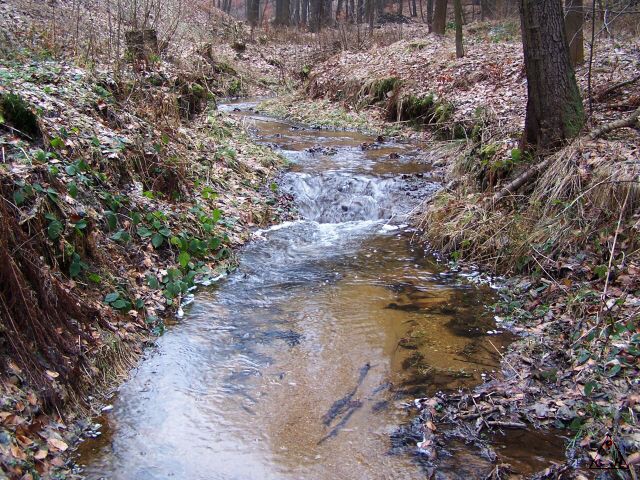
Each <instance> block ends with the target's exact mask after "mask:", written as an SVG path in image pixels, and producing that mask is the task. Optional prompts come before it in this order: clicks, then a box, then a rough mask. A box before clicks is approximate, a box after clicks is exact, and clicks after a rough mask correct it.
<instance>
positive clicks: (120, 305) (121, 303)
mask: <svg viewBox="0 0 640 480" xmlns="http://www.w3.org/2000/svg"><path fill="white" fill-rule="evenodd" d="M111 306H112V307H113V308H115V309H116V310H129V309H130V308H131V303H129V301H127V300H125V299H123V298H119V299H118V300H116V301H115V302H113V303H112V304H111Z"/></svg>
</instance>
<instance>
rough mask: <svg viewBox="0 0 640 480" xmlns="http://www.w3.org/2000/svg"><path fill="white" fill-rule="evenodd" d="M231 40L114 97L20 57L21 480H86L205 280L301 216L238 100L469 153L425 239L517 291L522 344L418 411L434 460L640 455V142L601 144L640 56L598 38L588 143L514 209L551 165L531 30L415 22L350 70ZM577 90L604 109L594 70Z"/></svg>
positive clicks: (424, 223)
mask: <svg viewBox="0 0 640 480" xmlns="http://www.w3.org/2000/svg"><path fill="white" fill-rule="evenodd" d="M29 3H30V2H25V5H27V4H29ZM63 3H64V2H63ZM18 4H19V2H14V3H13V4H12V5H9V4H8V3H0V13H2V18H3V20H5V21H6V22H7V23H8V24H10V27H11V28H9V27H7V29H6V30H5V32H8V31H10V30H12V31H13V30H16V29H17V30H18V32H17V33H16V37H17V38H19V36H20V35H21V34H22V33H23V32H24V31H26V30H27V29H28V27H29V25H32V24H33V22H34V21H35V20H34V18H36V17H34V15H36V14H35V13H34V12H33V11H29V10H28V8H27V7H26V6H25V7H24V8H23V9H22V10H20V9H17V10H16V9H13V6H15V5H18ZM45 20H46V19H45ZM227 24H228V25H231V26H232V28H231V29H227V30H226V31H225V32H221V33H220V36H221V38H224V41H221V42H208V43H204V44H203V43H202V42H195V41H194V40H193V39H183V41H184V42H185V45H183V47H184V48H182V49H178V50H181V51H182V55H181V56H178V57H177V58H174V59H172V60H171V61H164V60H162V61H157V62H154V63H153V64H152V65H150V66H145V68H144V69H143V70H142V71H137V70H136V69H133V68H128V69H125V72H124V74H123V75H118V76H117V77H115V76H114V75H112V73H110V72H111V70H110V69H109V68H106V67H105V68H100V67H98V68H96V66H95V65H88V64H87V62H84V63H83V62H78V61H71V60H69V61H66V60H61V59H60V58H61V57H62V58H65V55H57V56H53V55H50V53H48V52H45V51H43V50H41V49H33V48H31V49H14V50H12V51H11V52H2V53H3V57H2V60H1V61H0V102H1V105H2V107H1V108H0V196H1V197H2V203H0V218H1V219H2V223H3V230H2V233H1V234H0V256H2V261H1V262H0V263H1V264H2V267H1V269H0V280H1V281H2V282H1V285H2V287H0V288H2V292H1V293H2V300H3V302H4V303H3V304H2V305H1V308H2V309H3V310H2V315H3V318H12V315H13V316H15V317H18V316H20V317H21V318H22V317H24V318H26V319H27V320H26V321H25V322H23V324H25V325H27V327H25V328H26V329H25V330H20V329H16V330H13V328H14V327H12V325H11V324H10V323H3V325H2V329H3V332H2V333H3V343H2V344H1V345H0V347H1V348H2V351H3V352H6V353H7V354H8V355H3V359H4V362H5V365H4V367H5V370H6V371H7V372H9V373H8V375H7V376H6V381H3V382H2V387H1V388H2V405H0V424H1V425H2V431H1V432H0V456H1V463H0V466H1V468H2V471H3V472H4V474H5V475H6V476H7V477H9V478H37V475H43V476H46V475H47V474H48V473H49V472H51V471H53V470H55V469H56V468H57V469H60V468H64V467H65V466H67V465H70V463H68V462H69V459H68V456H67V455H66V454H65V452H67V453H68V451H69V450H70V446H72V445H73V444H74V443H75V442H76V441H77V439H78V438H79V435H80V434H81V432H82V429H83V428H86V427H87V426H88V425H89V423H88V417H87V415H86V414H87V413H89V414H95V413H97V411H98V409H99V405H100V403H99V400H100V392H104V391H106V389H105V386H113V385H115V384H117V383H118V381H121V380H122V379H123V378H125V377H126V374H127V371H128V369H129V367H130V366H131V365H133V364H134V363H135V360H136V358H137V357H138V356H139V354H140V352H141V351H142V348H143V347H144V345H145V343H146V342H148V341H150V340H151V339H152V337H153V334H154V333H155V334H157V333H160V332H161V331H162V330H163V328H164V325H165V322H166V321H170V319H171V318H175V314H178V315H179V314H180V308H179V307H180V305H181V302H182V301H183V300H184V299H188V298H189V295H190V294H191V293H190V292H191V290H192V288H193V287H194V286H195V285H196V283H197V282H204V283H207V282H210V281H212V280H213V279H214V278H216V277H217V276H218V275H220V274H224V273H225V272H226V271H228V270H229V269H231V268H233V267H232V266H233V251H234V249H235V248H236V247H238V246H240V245H242V244H243V242H245V241H246V240H247V238H248V234H249V231H250V229H251V228H252V227H254V226H260V225H266V224H268V223H271V222H277V221H279V220H281V219H283V218H287V217H288V215H290V214H289V212H288V208H287V204H288V199H287V198H285V197H282V196H280V195H279V194H278V193H277V191H276V189H275V188H270V187H271V185H272V182H273V181H274V178H275V177H276V175H277V173H278V171H279V169H280V168H282V167H283V160H282V159H281V158H280V157H278V156H277V155H275V154H274V153H273V152H272V151H270V150H269V149H267V148H264V147H259V146H256V145H255V144H254V143H253V142H252V141H251V139H250V138H249V137H248V136H247V135H246V134H245V133H244V130H243V128H242V125H241V124H240V123H238V121H236V120H233V119H232V118H230V117H228V116H226V115H224V114H221V113H219V112H217V111H215V110H214V109H213V107H212V102H211V100H212V98H213V96H218V97H220V96H233V95H246V96H265V95H269V96H272V95H278V97H277V98H276V99H274V100H270V101H267V102H264V103H263V104H262V105H261V107H260V108H261V110H263V111H266V112H270V113H273V114H276V115H278V116H283V117H288V118H290V119H293V120H296V121H299V122H303V123H308V124H315V125H321V126H328V127H334V128H349V129H351V128H354V129H359V130H365V131H368V132H371V133H376V134H380V135H385V136H387V135H394V136H398V137H399V138H405V139H418V140H421V141H430V142H433V145H434V146H435V145H440V144H442V142H446V143H447V144H449V145H450V146H451V149H447V150H448V151H452V152H454V153H452V154H451V155H450V157H449V158H448V159H447V161H444V162H443V161H442V159H439V160H438V162H439V164H438V165H435V166H436V167H437V168H439V169H440V170H441V171H442V172H443V174H444V175H445V176H446V181H445V184H446V188H444V189H443V190H442V191H441V192H440V193H439V194H438V195H436V196H435V197H434V198H433V199H431V200H430V201H429V202H428V203H427V204H425V208H424V210H423V213H422V214H421V215H420V216H419V217H417V218H416V223H417V224H419V225H421V227H422V228H423V229H424V231H425V241H428V242H429V243H430V244H431V245H432V246H433V247H434V248H435V249H437V250H439V251H441V252H442V253H445V254H448V255H450V258H451V260H452V262H453V265H454V266H455V265H456V264H460V263H461V262H466V263H471V264H475V265H478V266H479V267H481V268H482V269H484V270H488V271H491V272H494V273H496V274H500V275H509V276H511V278H512V280H510V281H507V283H506V285H507V287H506V288H505V289H504V291H503V295H504V297H503V300H502V301H501V302H500V303H499V304H498V305H496V307H495V308H496V315H497V318H498V321H499V322H500V324H501V326H505V327H507V326H508V327H509V328H511V329H512V330H514V331H517V332H518V333H520V334H521V336H522V337H521V340H519V341H517V342H515V343H514V344H513V345H512V346H511V348H510V353H509V354H508V355H506V356H505V358H504V362H503V378H502V379H501V380H498V381H492V382H489V383H486V384H484V385H482V386H480V387H479V388H478V389H476V390H474V391H473V392H462V393H461V394H460V396H455V395H454V396H449V397H445V396H440V397H437V398H433V399H423V400H421V401H419V402H417V403H416V405H417V406H419V408H420V409H421V413H420V417H421V419H422V423H421V424H420V426H419V427H420V429H419V432H420V435H424V437H425V438H424V443H422V444H421V447H422V448H423V449H424V451H425V453H429V450H430V449H431V448H434V447H435V446H437V445H438V444H439V442H442V441H443V437H442V435H441V434H442V433H443V432H444V431H445V430H449V431H450V432H451V431H453V432H454V433H455V432H458V433H459V434H460V435H464V436H465V437H467V438H472V439H474V441H475V442H476V443H477V444H478V445H479V446H480V445H482V446H483V448H484V451H488V450H487V449H486V448H485V447H486V443H485V440H484V438H483V437H482V434H483V430H485V429H492V428H500V426H502V427H508V426H509V425H511V426H518V425H520V424H521V423H522V421H523V420H526V421H527V422H529V423H531V424H533V425H534V426H536V427H538V426H547V427H555V428H562V429H564V430H563V431H564V432H567V431H568V432H570V434H571V435H572V436H574V441H573V443H572V445H571V447H572V448H570V449H569V450H568V454H569V462H568V463H567V465H561V466H555V467H551V469H550V470H549V472H547V474H541V475H540V476H539V477H538V478H556V477H557V476H558V474H559V473H558V472H559V471H561V470H566V469H567V468H568V465H571V466H572V467H576V466H577V467H578V470H576V471H574V472H573V473H571V475H573V476H576V477H577V478H580V475H587V473H585V472H584V471H582V472H581V471H580V468H582V469H584V468H586V466H588V460H585V458H587V456H588V455H594V454H595V452H596V451H597V449H598V446H599V445H600V442H601V441H602V439H603V438H604V432H610V433H611V434H612V435H613V438H614V440H615V441H616V444H617V445H619V446H620V448H621V449H622V450H623V451H624V452H626V453H631V452H637V451H638V447H639V446H640V429H639V428H638V424H637V414H638V413H639V412H640V410H639V408H640V397H639V396H638V394H637V391H638V357H640V337H639V331H638V313H639V312H640V259H639V255H638V252H639V250H638V248H639V245H638V238H639V237H640V236H639V235H638V230H639V229H640V212H639V211H638V206H639V205H640V195H639V193H640V187H639V185H638V172H639V171H640V165H639V164H638V158H640V155H639V153H640V152H638V148H639V147H638V145H640V135H639V134H638V131H637V129H635V130H634V129H623V130H617V131H614V132H612V133H610V134H608V135H607V136H605V137H603V138H599V139H595V140H591V139H589V138H588V135H589V131H593V129H594V128H597V127H598V126H600V125H602V124H605V123H607V122H609V121H611V120H613V119H617V118H620V117H622V116H624V115H625V114H626V112H628V111H630V110H632V109H633V108H637V106H638V105H639V104H640V84H638V83H635V84H631V85H629V86H625V87H621V88H619V89H617V90H615V91H611V92H607V89H608V88H609V87H611V86H612V85H613V84H615V83H616V82H618V81H622V80H625V79H630V78H633V77H635V76H636V75H637V73H638V70H640V62H639V61H638V52H639V51H640V43H639V42H638V40H637V39H626V38H621V39H617V40H616V41H613V40H603V41H599V43H598V49H597V51H596V55H595V62H594V65H593V68H592V78H591V83H592V91H593V98H594V103H593V115H592V117H591V118H590V123H589V129H587V130H586V131H585V134H584V135H583V137H581V138H580V139H579V140H577V141H576V142H574V143H573V144H572V145H570V146H568V147H566V148H565V149H563V150H561V151H560V152H558V153H557V154H555V155H554V156H553V158H552V162H551V164H550V165H549V166H548V167H547V169H546V170H545V171H544V172H542V174H541V175H540V176H539V177H538V179H537V181H536V182H534V183H532V184H530V185H529V186H527V187H526V189H523V190H522V191H519V192H517V194H511V195H508V196H506V197H505V198H503V199H501V201H500V202H497V203H496V202H492V201H491V198H492V196H493V195H494V194H495V192H498V191H500V188H501V186H502V185H504V184H505V183H506V182H508V181H509V180H510V179H512V178H514V177H516V176H517V175H518V174H519V173H520V172H522V171H525V170H527V169H528V168H529V167H530V166H531V164H532V163H533V162H534V161H538V159H533V158H531V157H530V156H528V155H527V154H526V153H524V152H521V151H520V150H519V149H518V139H519V135H520V132H521V131H522V126H523V122H524V111H525V106H526V79H525V75H524V71H523V64H522V53H521V45H520V43H519V34H518V28H517V24H516V23H514V22H504V23H495V24H489V23H474V24H471V25H469V26H468V27H467V28H466V29H465V38H466V40H465V47H466V56H465V57H464V58H463V59H456V58H455V46H454V43H453V40H452V38H451V36H450V35H448V36H446V37H444V38H436V37H433V36H424V34H423V27H422V26H417V25H406V26H405V27H403V28H404V30H403V37H404V39H402V40H399V41H397V42H386V43H385V44H383V45H381V46H379V47H376V48H374V49H371V50H366V49H360V50H358V51H355V52H353V51H352V52H348V51H344V52H337V53H334V50H336V49H335V48H334V47H335V42H332V41H331V39H330V38H325V39H324V40H323V41H322V42H320V40H319V39H312V38H310V37H308V36H302V37H300V36H296V35H294V34H292V33H290V32H284V33H278V32H273V31H272V32H265V33H264V34H263V33H260V34H256V35H255V36H250V35H249V34H248V33H247V32H246V31H244V32H243V31H241V30H242V28H241V26H238V24H235V23H233V22H227ZM0 26H2V25H0ZM5 26H6V25H5ZM189 27H190V29H194V30H195V28H193V25H192V24H190V26H189ZM376 35H377V36H378V37H379V38H383V37H384V36H385V35H387V36H388V37H389V38H393V37H394V36H395V35H398V28H397V27H396V26H393V25H391V26H385V27H383V28H382V29H381V30H380V31H379V32H377V34H376ZM0 50H1V49H0ZM338 50H339V49H338ZM577 77H578V81H579V83H580V85H581V88H582V90H583V93H584V96H585V98H586V96H587V94H586V92H587V90H588V88H587V83H588V70H587V67H586V66H581V67H579V68H578V71H577ZM14 94H15V95H14ZM43 272H44V273H43ZM5 286H8V288H14V289H15V291H20V292H23V293H24V294H23V295H22V298H17V299H16V298H15V296H13V297H11V296H9V294H8V293H7V291H5V288H7V287H5ZM42 298H44V299H45V300H40V299H42ZM7 299H10V301H7ZM34 305H35V306H34ZM61 309H63V310H64V309H66V310H68V311H69V312H72V315H73V318H74V321H73V322H72V323H70V324H69V323H68V322H66V321H65V319H64V318H62V315H60V313H59V311H60V310H61ZM43 319H44V322H43V321H42V320H43ZM43 323H44V324H43ZM34 342H35V343H34ZM52 347H53V348H52ZM33 352H38V355H39V356H34V355H33V354H32V353H33ZM9 358H10V359H11V360H8V359H9ZM88 395H89V396H92V397H94V396H95V397H97V399H94V400H95V401H92V399H89V401H87V396H88ZM79 405H84V407H83V408H81V409H78V408H77V407H78V406H79ZM70 406H71V408H70ZM73 406H75V408H73ZM91 408H93V409H94V410H93V411H87V409H89V410H90V409H91ZM51 412H55V413H51ZM445 425H448V426H446V427H445ZM637 457H638V455H635V456H634V454H632V455H631V456H630V457H627V461H628V463H632V462H635V461H637V460H639V459H638V458H637ZM507 470H508V467H507V466H503V465H500V466H498V467H496V471H495V472H494V476H493V478H500V475H502V474H503V473H505V472H506V471H507ZM545 475H546V477H545ZM563 478H569V473H565V477H563Z"/></svg>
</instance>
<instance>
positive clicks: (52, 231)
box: [47, 219, 64, 240]
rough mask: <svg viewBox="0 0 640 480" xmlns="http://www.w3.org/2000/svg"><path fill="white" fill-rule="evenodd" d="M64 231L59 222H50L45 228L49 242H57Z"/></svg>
mask: <svg viewBox="0 0 640 480" xmlns="http://www.w3.org/2000/svg"><path fill="white" fill-rule="evenodd" d="M63 230H64V226H63V225H62V223H60V220H55V219H54V220H51V222H49V226H48V227H47V235H48V236H49V238H50V239H51V240H57V239H58V238H60V235H62V231H63Z"/></svg>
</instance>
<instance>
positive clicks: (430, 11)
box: [427, 0, 433, 33]
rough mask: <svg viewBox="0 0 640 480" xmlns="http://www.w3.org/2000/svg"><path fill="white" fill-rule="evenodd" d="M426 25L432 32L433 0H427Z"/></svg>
mask: <svg viewBox="0 0 640 480" xmlns="http://www.w3.org/2000/svg"><path fill="white" fill-rule="evenodd" d="M427 26H428V28H429V33H431V32H433V0H427Z"/></svg>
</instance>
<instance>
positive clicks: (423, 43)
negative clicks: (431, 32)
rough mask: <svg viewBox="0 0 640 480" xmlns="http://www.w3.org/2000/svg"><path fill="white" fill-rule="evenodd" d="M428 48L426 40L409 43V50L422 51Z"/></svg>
mask: <svg viewBox="0 0 640 480" xmlns="http://www.w3.org/2000/svg"><path fill="white" fill-rule="evenodd" d="M426 46H427V42H426V41H424V40H412V41H410V42H409V50H422V49H423V48H425V47H426Z"/></svg>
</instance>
